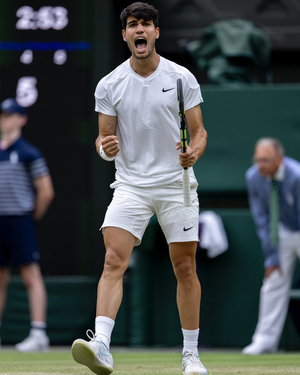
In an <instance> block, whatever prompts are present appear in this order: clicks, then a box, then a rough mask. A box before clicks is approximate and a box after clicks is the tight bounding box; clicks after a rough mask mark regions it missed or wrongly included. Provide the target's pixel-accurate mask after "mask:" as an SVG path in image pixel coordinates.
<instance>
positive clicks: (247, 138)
mask: <svg viewBox="0 0 300 375" xmlns="http://www.w3.org/2000/svg"><path fill="white" fill-rule="evenodd" d="M202 95H203V98H204V103H202V104H201V108H202V112H203V118H204V125H205V127H206V130H207V132H208V143H207V149H206V151H205V154H204V155H203V157H202V158H201V159H200V160H199V161H198V162H197V164H196V166H195V172H196V175H197V178H198V180H199V190H200V191H211V190H213V191H237V190H244V189H245V188H246V187H245V180H244V174H245V171H246V169H247V168H249V167H250V165H251V163H252V155H253V148H254V144H255V142H256V141H257V139H259V138H260V137H265V136H271V137H277V138H279V139H281V141H282V142H283V144H284V146H285V148H286V153H287V155H289V156H291V157H294V158H295V159H298V160H300V147H299V145H300V106H299V103H300V85H270V86H268V85H257V86H253V87H251V86H249V87H245V88H244V89H230V88H227V89H226V88H220V87H218V86H203V87H202Z"/></svg>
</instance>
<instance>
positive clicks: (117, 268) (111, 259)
mask: <svg viewBox="0 0 300 375" xmlns="http://www.w3.org/2000/svg"><path fill="white" fill-rule="evenodd" d="M127 266H128V262H126V261H125V260H124V259H123V258H122V257H121V256H120V254H119V253H118V251H115V250H108V251H107V252H106V255H105V262H104V271H103V272H104V275H106V276H107V275H109V274H112V273H120V274H122V273H124V272H125V271H126V269H127Z"/></svg>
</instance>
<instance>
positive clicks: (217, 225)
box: [199, 211, 228, 258]
mask: <svg viewBox="0 0 300 375" xmlns="http://www.w3.org/2000/svg"><path fill="white" fill-rule="evenodd" d="M199 223H202V229H201V234H200V246H201V247H202V248H203V249H207V256H208V257H209V258H214V257H216V256H217V255H219V254H222V253H224V252H225V251H226V250H227V249H228V240H227V235H226V232H225V229H224V225H223V222H222V219H221V217H220V216H219V215H217V214H216V213H215V212H213V211H204V212H202V213H201V214H200V215H199Z"/></svg>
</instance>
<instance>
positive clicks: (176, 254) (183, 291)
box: [156, 179, 207, 375]
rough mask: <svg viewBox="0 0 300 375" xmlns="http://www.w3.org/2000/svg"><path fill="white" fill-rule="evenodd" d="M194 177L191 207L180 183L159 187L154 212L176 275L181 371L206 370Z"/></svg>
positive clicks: (185, 372)
mask: <svg viewBox="0 0 300 375" xmlns="http://www.w3.org/2000/svg"><path fill="white" fill-rule="evenodd" d="M196 188H197V181H196V180H195V179H191V200H192V206H191V207H184V206H183V204H182V201H183V193H182V183H180V182H179V183H175V184H172V185H170V186H168V187H164V188H163V189H161V190H159V189H158V193H157V196H156V199H157V210H156V214H157V217H158V221H159V223H160V225H161V228H162V230H163V232H164V234H165V237H166V239H167V242H168V244H169V252H170V258H171V262H172V266H173V269H174V273H175V276H176V279H177V305H178V310H179V315H180V321H181V325H182V333H183V341H184V347H183V359H182V365H183V373H184V375H188V374H193V375H196V374H198V375H200V374H203V375H204V374H205V375H206V374H207V371H206V369H205V367H204V366H203V365H202V363H201V361H200V359H199V356H198V348H197V346H198V336H199V313H200V297H201V289H200V283H199V280H198V277H197V273H196V260H195V256H196V248H197V241H198V226H199V202H198V196H197V191H196Z"/></svg>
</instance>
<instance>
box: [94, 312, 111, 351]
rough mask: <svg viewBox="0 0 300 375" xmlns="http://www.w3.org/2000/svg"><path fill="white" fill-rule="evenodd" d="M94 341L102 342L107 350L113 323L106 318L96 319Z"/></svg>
mask: <svg viewBox="0 0 300 375" xmlns="http://www.w3.org/2000/svg"><path fill="white" fill-rule="evenodd" d="M95 323H96V329H95V331H96V339H98V340H100V341H102V342H103V343H104V344H105V345H106V346H107V348H108V349H109V345H110V338H111V334H112V331H113V329H114V326H115V321H114V320H112V319H111V318H108V317H107V316H97V317H96V321H95Z"/></svg>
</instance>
